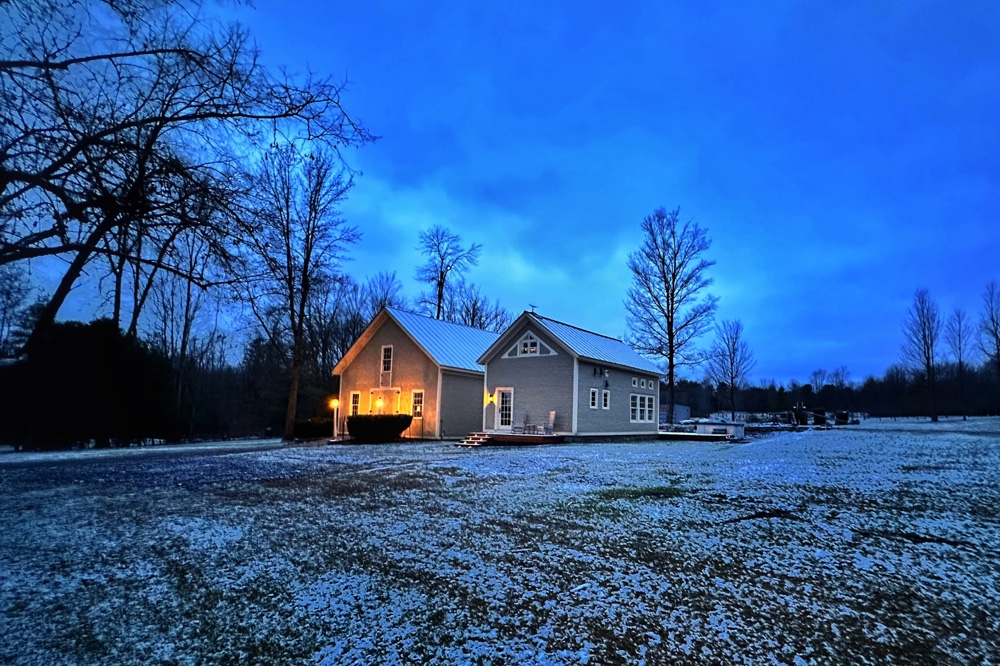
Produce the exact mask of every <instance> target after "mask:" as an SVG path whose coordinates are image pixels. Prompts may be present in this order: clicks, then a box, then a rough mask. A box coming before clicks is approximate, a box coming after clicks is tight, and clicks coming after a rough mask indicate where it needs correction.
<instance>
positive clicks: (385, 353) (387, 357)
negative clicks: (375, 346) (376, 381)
mask: <svg viewBox="0 0 1000 666" xmlns="http://www.w3.org/2000/svg"><path fill="white" fill-rule="evenodd" d="M382 372H392V345H385V346H384V347H382Z"/></svg>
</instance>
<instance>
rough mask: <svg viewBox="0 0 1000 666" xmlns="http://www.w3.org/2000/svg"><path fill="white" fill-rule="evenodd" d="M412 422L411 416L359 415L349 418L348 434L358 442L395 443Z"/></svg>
mask: <svg viewBox="0 0 1000 666" xmlns="http://www.w3.org/2000/svg"><path fill="white" fill-rule="evenodd" d="M412 421H413V417H412V416H411V415H409V414H359V415H358V416H348V417H347V432H349V433H350V435H351V439H354V440H356V441H358V442H365V443H370V444H375V443H380V442H395V441H396V440H398V439H399V438H400V436H401V435H402V434H403V431H404V430H406V429H407V428H409V427H410V423H411V422H412Z"/></svg>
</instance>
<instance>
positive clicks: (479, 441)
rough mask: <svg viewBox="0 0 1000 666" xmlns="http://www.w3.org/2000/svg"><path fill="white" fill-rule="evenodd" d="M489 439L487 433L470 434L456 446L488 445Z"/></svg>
mask: <svg viewBox="0 0 1000 666" xmlns="http://www.w3.org/2000/svg"><path fill="white" fill-rule="evenodd" d="M490 439H491V438H490V434H489V433H488V432H472V433H469V434H468V435H467V436H466V437H465V439H463V440H462V441H461V442H459V443H458V444H456V446H484V445H486V444H489V443H490Z"/></svg>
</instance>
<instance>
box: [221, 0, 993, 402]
mask: <svg viewBox="0 0 1000 666" xmlns="http://www.w3.org/2000/svg"><path fill="white" fill-rule="evenodd" d="M255 4H256V7H255V8H254V9H245V10H240V12H239V16H240V20H241V21H242V22H244V23H245V24H246V25H247V26H248V27H249V28H250V29H251V32H252V34H253V35H254V36H255V38H256V40H257V42H258V44H259V47H260V49H261V52H262V59H263V61H264V62H265V63H266V64H268V65H284V66H287V67H288V68H289V69H290V70H291V71H293V72H300V73H301V72H304V71H306V69H307V68H308V69H310V70H312V71H313V72H315V73H319V74H330V75H332V76H334V77H337V78H346V79H347V80H348V81H349V82H350V85H349V90H348V91H347V93H346V95H345V98H344V103H345V106H346V108H347V109H348V110H349V111H350V112H351V113H352V114H353V115H354V116H356V117H357V118H359V119H360V120H362V121H363V122H364V123H365V124H366V125H367V126H368V127H369V129H370V130H371V131H372V132H374V133H375V134H377V135H379V136H380V137H381V139H380V140H379V141H378V142H377V143H375V144H373V145H369V146H366V147H364V148H361V149H359V150H357V151H353V150H352V151H351V152H350V153H349V154H348V155H347V157H348V160H349V162H350V163H351V164H352V165H353V166H354V167H355V168H357V169H360V170H361V171H362V172H363V174H364V175H363V176H362V177H360V178H359V179H358V182H357V185H356V187H355V189H354V191H353V193H352V195H351V199H350V201H348V202H347V203H346V204H345V206H344V213H345V215H346V217H347V218H348V219H349V220H350V221H352V222H353V223H354V224H356V225H358V226H359V227H360V229H361V230H362V232H363V234H364V238H363V240H362V241H361V242H360V243H359V244H358V245H357V246H356V248H355V250H354V252H353V256H354V262H353V265H352V266H351V267H350V269H349V270H350V272H352V273H353V274H355V275H356V276H358V277H363V276H365V275H370V274H373V273H375V272H377V271H379V270H395V271H396V272H397V273H398V274H399V276H400V278H401V279H402V280H403V282H404V284H405V285H406V290H407V293H408V295H410V296H413V295H416V293H418V291H419V289H420V288H419V286H418V285H417V284H416V283H415V281H414V279H413V274H414V271H415V267H416V265H417V264H418V263H419V261H420V257H419V255H418V253H417V252H416V250H415V246H416V241H417V233H418V231H419V230H421V229H425V228H428V227H429V226H431V225H432V224H436V223H440V224H444V225H446V226H448V227H450V228H451V229H452V230H454V231H455V232H457V233H459V234H460V235H461V236H462V237H463V239H464V240H466V241H467V242H478V243H482V245H483V255H482V259H481V261H480V265H479V266H478V267H477V268H475V269H474V270H473V271H471V273H470V274H469V276H468V277H469V278H470V279H471V280H472V281H474V282H476V283H478V284H480V285H481V286H482V287H483V289H484V291H486V292H487V293H488V294H490V295H492V296H495V297H498V298H499V299H500V300H501V302H502V303H503V305H505V306H506V307H507V308H508V309H510V310H512V311H513V312H514V313H517V312H520V311H521V310H524V309H527V308H528V305H529V303H530V304H534V305H536V306H537V307H538V311H539V312H540V313H542V314H544V315H546V316H549V317H553V318H556V319H560V320H563V321H566V322H568V323H572V324H575V325H578V326H582V327H585V328H589V329H592V330H595V331H598V332H601V333H605V334H609V335H614V336H621V335H623V334H624V333H625V330H626V328H625V327H626V324H625V309H624V307H623V305H622V300H623V298H624V297H625V293H626V291H627V289H628V286H629V283H630V277H629V273H628V269H627V267H626V264H625V261H626V257H627V255H628V253H629V252H631V251H634V250H635V249H636V248H637V247H638V245H639V243H640V242H641V234H640V228H639V225H640V222H641V220H642V218H643V217H644V216H645V215H648V214H649V213H651V212H652V211H653V210H654V209H655V208H657V207H665V208H668V209H670V208H674V207H677V206H680V208H681V214H682V216H683V217H685V218H693V219H694V220H695V221H697V222H698V224H699V225H701V226H703V227H706V228H707V229H708V230H709V233H710V236H711V237H712V239H713V246H712V249H711V252H710V254H709V258H710V259H713V260H715V261H716V262H717V265H716V266H715V267H714V268H713V270H712V276H713V277H714V279H715V284H714V285H713V288H712V293H714V294H715V295H717V296H719V297H720V303H719V312H718V316H719V318H720V319H741V320H742V321H743V323H744V326H745V332H746V336H747V340H748V342H749V343H750V344H751V346H752V347H753V349H754V351H755V354H756V357H757V367H756V369H755V371H754V373H753V374H754V378H755V379H764V380H766V379H772V378H773V379H776V380H777V381H778V382H780V383H787V382H788V381H789V380H791V379H798V380H800V381H805V380H807V378H808V375H809V373H810V372H811V371H813V370H815V369H817V368H826V369H828V370H832V369H834V368H836V367H838V366H841V365H845V366H847V368H848V369H849V371H850V372H851V378H852V379H854V380H862V379H864V377H865V376H866V375H868V374H876V375H881V374H882V372H883V371H884V370H885V369H886V367H887V366H888V365H889V364H891V363H895V362H897V361H898V359H899V346H900V343H901V334H900V324H901V322H902V320H903V318H904V316H905V313H906V309H907V307H908V306H909V304H910V302H911V300H912V297H913V293H914V291H915V290H916V289H918V288H927V289H929V290H930V293H931V296H932V297H933V298H935V299H936V300H937V301H938V303H939V305H940V306H941V309H942V311H943V312H948V311H950V310H951V309H952V308H953V307H956V306H959V307H963V308H965V309H966V310H968V311H970V312H971V313H978V309H979V299H980V294H981V293H982V291H983V288H984V286H985V285H986V283H987V282H988V281H990V280H993V279H1000V259H998V258H997V249H998V248H1000V224H998V223H997V211H998V210H1000V191H998V183H1000V131H998V129H997V127H998V126H997V118H1000V80H998V79H1000V4H998V3H992V2H961V3H945V2H940V3H933V2H930V3H925V2H916V1H914V2H909V1H908V2H884V3H869V2H865V3H860V2H838V3H810V2H774V3H767V2H754V3H702V2H691V3H659V2H657V3H607V2H587V1H586V0H583V1H578V2H541V3H539V2H512V1H504V2H442V3H422V2H421V3H418V2H412V3H409V2H379V1H375V2H365V3H329V2H323V3H315V4H307V3H286V2H282V1H280V0H258V1H257V2H256V3H255ZM708 342H710V340H709V339H708V338H706V339H705V343H706V344H707V343H708Z"/></svg>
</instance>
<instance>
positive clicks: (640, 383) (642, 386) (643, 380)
mask: <svg viewBox="0 0 1000 666" xmlns="http://www.w3.org/2000/svg"><path fill="white" fill-rule="evenodd" d="M639 387H640V388H646V380H645V379H640V380H639Z"/></svg>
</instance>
